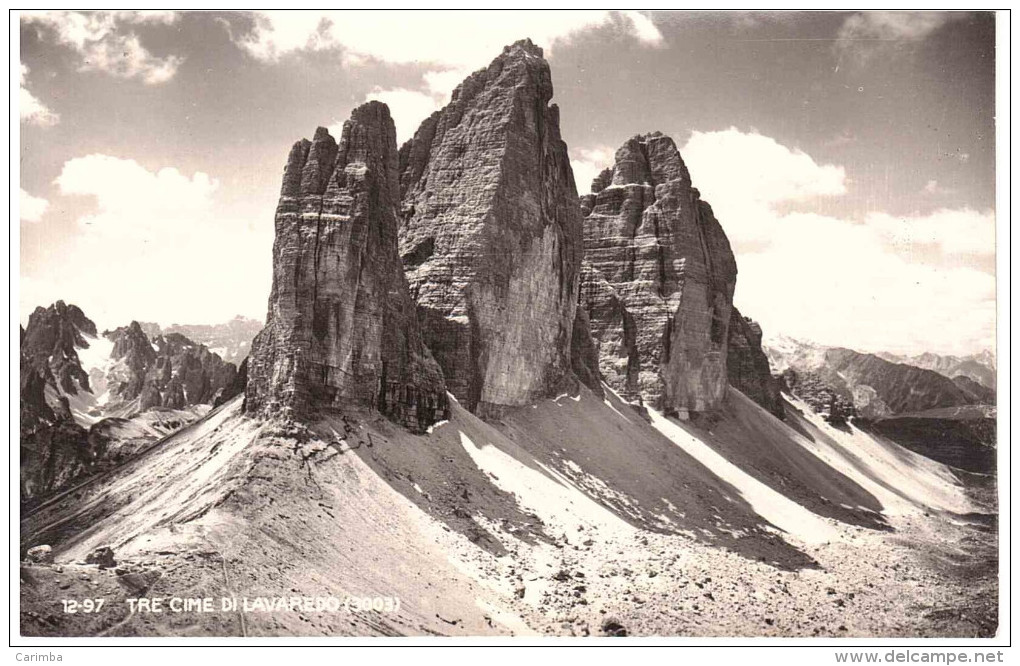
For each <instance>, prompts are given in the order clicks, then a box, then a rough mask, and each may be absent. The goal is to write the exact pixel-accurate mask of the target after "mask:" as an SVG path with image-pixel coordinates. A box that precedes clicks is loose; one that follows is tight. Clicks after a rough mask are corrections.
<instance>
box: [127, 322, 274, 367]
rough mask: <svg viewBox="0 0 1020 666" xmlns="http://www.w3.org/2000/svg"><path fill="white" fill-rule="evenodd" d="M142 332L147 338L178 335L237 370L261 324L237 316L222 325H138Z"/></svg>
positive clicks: (143, 323) (147, 323)
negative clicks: (170, 334)
mask: <svg viewBox="0 0 1020 666" xmlns="http://www.w3.org/2000/svg"><path fill="white" fill-rule="evenodd" d="M140 325H141V327H142V330H143V331H145V334H146V335H148V336H149V337H150V338H155V337H157V336H159V335H166V334H168V333H179V334H181V335H183V336H185V337H186V338H188V339H189V340H194V341H195V342H197V343H199V344H202V345H205V346H206V347H208V348H209V351H211V352H212V353H214V354H217V355H219V357H220V358H222V359H223V360H224V361H226V362H228V363H233V364H234V365H235V366H238V367H240V365H241V361H243V360H244V358H245V357H246V356H247V355H248V353H249V352H250V351H251V341H252V340H254V339H255V336H256V335H258V334H259V331H261V330H262V322H261V321H259V320H257V319H250V318H248V317H242V316H240V315H238V316H236V317H234V318H233V319H231V320H230V321H228V322H224V323H222V324H171V325H170V326H166V327H160V325H159V324H155V323H151V322H141V324H140Z"/></svg>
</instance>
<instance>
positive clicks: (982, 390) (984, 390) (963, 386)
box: [953, 375, 995, 405]
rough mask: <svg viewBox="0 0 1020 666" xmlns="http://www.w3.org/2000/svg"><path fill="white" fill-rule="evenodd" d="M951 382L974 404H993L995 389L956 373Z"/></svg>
mask: <svg viewBox="0 0 1020 666" xmlns="http://www.w3.org/2000/svg"><path fill="white" fill-rule="evenodd" d="M953 383H954V384H956V386H957V388H959V389H960V390H961V391H963V392H964V394H965V395H966V396H967V397H968V398H970V399H971V401H972V402H974V403H975V404H981V405H994V404H995V389H994V388H989V387H987V386H985V385H984V384H980V383H978V382H976V381H974V380H973V379H971V378H970V377H969V376H967V375H956V376H955V377H953Z"/></svg>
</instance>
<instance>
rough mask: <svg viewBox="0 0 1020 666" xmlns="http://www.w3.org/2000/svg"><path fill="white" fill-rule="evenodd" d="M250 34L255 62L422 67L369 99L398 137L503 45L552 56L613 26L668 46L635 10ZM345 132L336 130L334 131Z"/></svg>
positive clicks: (260, 28) (286, 22)
mask: <svg viewBox="0 0 1020 666" xmlns="http://www.w3.org/2000/svg"><path fill="white" fill-rule="evenodd" d="M254 19H255V20H254V27H253V29H252V30H251V31H249V32H248V33H246V34H232V35H231V37H232V39H233V41H234V42H235V43H236V44H237V45H238V46H240V47H241V48H243V49H244V50H245V51H247V52H248V53H249V54H250V55H251V56H252V57H254V58H256V59H259V60H263V61H266V62H275V61H278V60H279V59H281V58H283V57H286V56H288V55H291V54H294V53H298V52H308V51H323V50H331V49H332V50H339V51H342V53H343V56H342V57H343V59H344V62H345V64H347V65H349V66H350V65H358V64H361V63H363V62H364V61H365V60H366V59H374V60H379V61H383V62H389V63H396V64H418V65H424V66H425V71H424V72H423V74H422V83H421V85H420V86H419V87H418V88H407V87H400V88H376V89H375V90H374V91H372V92H371V93H370V94H369V95H367V96H366V97H365V101H368V100H373V99H375V100H380V101H382V102H385V103H386V104H387V105H388V106H389V107H390V112H391V113H392V114H393V119H394V122H395V124H396V125H397V139H398V141H404V140H406V139H409V138H411V137H412V136H413V135H414V131H415V130H416V129H417V128H418V125H419V124H420V123H421V121H422V120H424V119H425V118H426V117H427V116H428V115H429V114H431V113H432V112H433V111H436V110H438V109H441V108H442V107H443V106H444V105H446V104H447V103H448V102H449V100H450V95H451V93H452V92H453V90H454V89H455V88H456V87H457V85H459V84H460V83H461V81H463V80H464V79H465V78H467V76H468V75H469V74H470V73H471V72H472V71H474V70H476V69H478V68H480V67H484V66H485V65H487V64H488V63H489V62H490V61H491V60H492V58H493V57H494V56H495V55H496V54H497V53H499V52H500V51H501V50H502V49H503V47H504V46H506V45H507V44H511V43H513V42H515V41H517V40H519V39H522V38H524V37H529V38H531V39H532V40H533V41H534V42H535V43H537V44H538V45H540V46H542V47H544V48H545V49H546V50H547V54H548V52H549V51H550V50H551V49H552V48H553V47H554V46H556V45H561V44H564V43H567V42H569V40H570V39H571V37H573V36H574V35H576V34H578V33H580V32H583V31H585V30H591V29H594V28H612V29H615V30H616V31H617V33H618V34H620V35H621V36H623V37H626V38H629V39H634V40H637V41H638V43H641V44H644V45H646V46H649V47H658V46H661V45H662V43H663V37H662V33H660V32H659V30H658V28H656V27H655V23H654V22H653V21H652V19H651V18H649V17H648V16H647V15H645V14H642V13H640V12H636V11H626V12H611V11H560V12H543V13H542V14H541V16H540V17H538V18H536V16H535V15H534V14H532V13H529V12H515V11H503V12H477V11H475V12H470V11H458V12H442V11H417V12H416V11H405V12H401V15H400V20H399V21H395V20H394V18H393V15H392V14H388V13H386V12H371V11H324V12H287V11H269V12H259V13H256V14H255V15H254ZM342 126H343V123H342V121H339V122H337V123H336V124H334V125H333V126H332V127H331V128H330V129H331V132H332V131H333V130H335V129H339V128H341V127H342Z"/></svg>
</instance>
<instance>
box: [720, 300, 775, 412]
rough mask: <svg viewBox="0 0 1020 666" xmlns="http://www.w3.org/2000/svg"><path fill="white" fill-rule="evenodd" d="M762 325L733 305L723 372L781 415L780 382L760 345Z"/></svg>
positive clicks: (767, 407) (755, 399)
mask: <svg viewBox="0 0 1020 666" xmlns="http://www.w3.org/2000/svg"><path fill="white" fill-rule="evenodd" d="M761 335H762V333H761V326H759V325H758V324H757V322H755V321H753V320H752V319H750V318H748V317H743V316H741V314H740V312H739V311H738V310H737V309H736V308H733V314H732V318H731V320H730V332H729V346H728V348H727V350H726V373H727V376H728V377H729V382H730V386H732V387H733V388H735V389H737V390H738V391H740V392H741V393H743V394H744V395H746V396H747V397H748V398H750V399H751V400H754V401H755V402H756V403H758V404H759V405H761V406H762V407H764V408H765V409H767V410H768V411H770V412H772V414H773V415H775V416H776V417H777V418H780V419H782V418H784V416H785V414H786V410H785V409H784V408H783V396H782V392H781V389H782V384H781V382H780V380H779V379H777V378H775V377H773V376H772V370H771V368H770V366H769V359H768V357H767V356H766V355H765V352H764V351H762V348H761Z"/></svg>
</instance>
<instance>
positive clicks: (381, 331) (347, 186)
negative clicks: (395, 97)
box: [245, 102, 448, 432]
mask: <svg viewBox="0 0 1020 666" xmlns="http://www.w3.org/2000/svg"><path fill="white" fill-rule="evenodd" d="M397 167H398V156H397V146H396V132H395V130H394V126H393V120H392V119H391V118H390V113H389V109H388V108H387V107H386V105H384V104H382V103H379V102H369V103H367V104H364V105H362V106H360V107H358V108H357V109H355V110H354V112H353V113H352V115H351V119H350V120H348V121H347V122H346V123H344V128H343V133H342V135H341V136H340V142H339V143H337V142H336V140H334V139H333V137H332V136H330V134H329V132H328V131H327V130H326V129H324V128H321V127H320V128H319V129H317V130H316V132H315V137H314V139H313V141H308V140H302V141H299V142H298V143H296V144H294V147H293V149H292V150H291V152H290V157H289V158H288V160H287V166H286V169H285V171H284V176H283V188H282V191H281V193H280V203H279V206H278V207H277V210H276V239H275V241H274V244H273V290H272V294H271V295H270V298H269V314H268V315H267V317H266V327H265V329H263V330H262V332H261V333H259V335H258V337H256V338H255V342H254V344H253V345H252V353H251V356H250V357H249V360H248V384H247V390H246V394H245V395H246V403H245V404H246V409H247V411H248V412H249V413H253V414H259V415H264V416H281V417H292V418H308V417H311V416H313V415H314V414H315V413H316V412H317V411H319V410H322V409H325V410H343V409H350V408H351V407H353V406H362V407H369V408H377V409H378V410H379V411H380V412H382V413H383V414H385V415H387V416H389V417H390V418H392V419H393V420H394V421H396V422H398V423H400V424H402V425H404V426H406V427H408V428H409V429H411V430H412V431H417V432H420V431H424V430H425V429H426V428H427V427H429V426H430V425H431V424H433V423H434V422H436V421H438V420H440V419H443V418H445V417H446V413H447V409H448V407H447V399H446V387H445V384H444V382H443V375H442V373H441V372H440V370H439V366H438V365H437V364H436V362H435V360H433V358H432V355H431V354H430V353H429V351H428V349H426V347H425V345H424V344H423V343H422V332H421V328H420V327H419V325H418V319H417V317H416V314H415V306H414V303H413V301H412V300H411V297H410V293H409V291H408V288H407V280H406V278H405V277H404V273H403V270H402V267H401V262H400V255H399V254H398V253H397V207H398V205H399V202H400V196H399V195H400V184H399V173H398V170H397Z"/></svg>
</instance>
